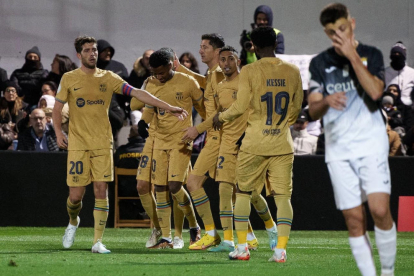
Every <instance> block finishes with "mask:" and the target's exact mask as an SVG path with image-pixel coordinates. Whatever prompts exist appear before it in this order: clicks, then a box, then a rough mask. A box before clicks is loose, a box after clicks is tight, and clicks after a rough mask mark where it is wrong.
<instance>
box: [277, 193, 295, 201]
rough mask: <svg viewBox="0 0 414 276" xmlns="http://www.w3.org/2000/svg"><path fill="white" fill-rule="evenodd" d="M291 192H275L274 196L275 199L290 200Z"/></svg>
mask: <svg viewBox="0 0 414 276" xmlns="http://www.w3.org/2000/svg"><path fill="white" fill-rule="evenodd" d="M291 197H292V196H291V194H290V193H287V194H278V193H276V194H274V195H273V198H274V199H275V200H280V199H281V200H283V199H288V200H290V199H291Z"/></svg>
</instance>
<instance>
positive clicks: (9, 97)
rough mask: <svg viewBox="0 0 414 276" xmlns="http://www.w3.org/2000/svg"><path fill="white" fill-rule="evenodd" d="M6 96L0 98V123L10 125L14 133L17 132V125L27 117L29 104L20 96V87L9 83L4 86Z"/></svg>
mask: <svg viewBox="0 0 414 276" xmlns="http://www.w3.org/2000/svg"><path fill="white" fill-rule="evenodd" d="M3 91H4V96H3V97H2V98H0V123H2V124H10V126H11V128H12V130H13V131H16V132H17V128H16V124H17V123H18V122H19V121H20V120H21V119H23V118H24V117H26V112H25V109H26V107H27V104H26V103H25V102H23V99H22V98H21V97H19V96H18V91H19V86H18V85H17V84H16V83H14V82H12V81H7V82H6V84H5V85H4V89H3Z"/></svg>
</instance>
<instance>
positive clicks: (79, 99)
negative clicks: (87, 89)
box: [76, 98, 85, 107]
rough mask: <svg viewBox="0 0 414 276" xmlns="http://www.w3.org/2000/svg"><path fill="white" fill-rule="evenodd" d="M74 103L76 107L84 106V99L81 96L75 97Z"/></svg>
mask: <svg viewBox="0 0 414 276" xmlns="http://www.w3.org/2000/svg"><path fill="white" fill-rule="evenodd" d="M76 105H77V106H78V107H84V106H85V100H84V99H83V98H77V99H76Z"/></svg>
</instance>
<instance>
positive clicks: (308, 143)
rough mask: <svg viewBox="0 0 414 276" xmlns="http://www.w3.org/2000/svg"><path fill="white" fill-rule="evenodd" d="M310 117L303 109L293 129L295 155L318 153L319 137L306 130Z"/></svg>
mask: <svg viewBox="0 0 414 276" xmlns="http://www.w3.org/2000/svg"><path fill="white" fill-rule="evenodd" d="M308 123H309V119H308V114H307V113H306V111H305V110H302V111H301V113H300V114H299V117H298V118H297V119H296V122H295V123H294V124H293V126H292V129H291V134H292V139H293V148H294V154H295V155H310V154H315V153H316V143H317V141H318V137H316V136H313V135H310V134H309V133H308V131H307V130H306V127H307V126H308Z"/></svg>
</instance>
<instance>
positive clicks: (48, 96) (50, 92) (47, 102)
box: [37, 81, 57, 109]
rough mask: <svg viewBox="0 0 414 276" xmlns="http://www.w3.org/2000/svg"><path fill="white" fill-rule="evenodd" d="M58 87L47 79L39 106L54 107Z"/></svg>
mask: <svg viewBox="0 0 414 276" xmlns="http://www.w3.org/2000/svg"><path fill="white" fill-rule="evenodd" d="M56 91H57V87H56V84H55V83H54V82H53V81H47V82H45V83H44V84H43V85H42V96H41V97H40V100H39V102H38V104H37V107H39V108H46V107H50V108H52V109H53V107H54V106H55V97H56Z"/></svg>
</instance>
